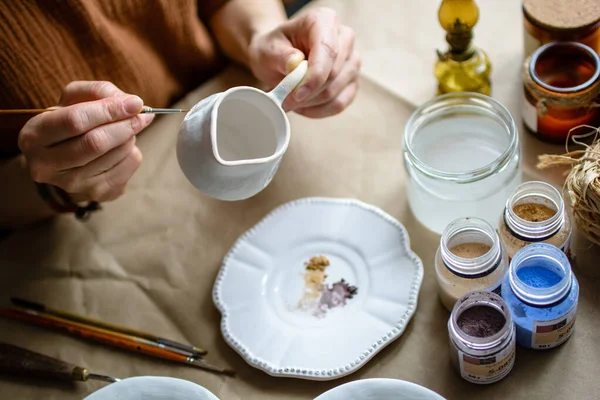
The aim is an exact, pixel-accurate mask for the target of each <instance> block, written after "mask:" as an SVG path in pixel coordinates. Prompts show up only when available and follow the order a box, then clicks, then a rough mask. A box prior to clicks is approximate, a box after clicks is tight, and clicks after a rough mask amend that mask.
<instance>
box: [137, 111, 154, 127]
mask: <svg viewBox="0 0 600 400" xmlns="http://www.w3.org/2000/svg"><path fill="white" fill-rule="evenodd" d="M140 117H142V121H144V124H146V125H148V124H149V123H150V122H152V121H153V120H154V114H151V113H148V114H140Z"/></svg>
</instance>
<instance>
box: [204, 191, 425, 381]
mask: <svg viewBox="0 0 600 400" xmlns="http://www.w3.org/2000/svg"><path fill="white" fill-rule="evenodd" d="M318 255H324V256H326V257H327V258H328V259H329V260H330V263H331V264H330V266H329V267H328V268H327V270H326V273H327V275H328V276H327V279H326V283H329V284H332V283H334V282H337V281H339V280H340V279H342V278H343V279H345V280H346V281H347V282H348V283H349V284H350V285H353V286H356V287H357V288H358V293H357V294H356V295H354V297H353V298H351V299H347V301H346V304H345V306H340V307H335V308H332V309H329V310H327V311H326V313H325V314H324V316H322V317H316V316H315V315H314V314H313V313H312V312H311V311H306V310H302V309H300V308H299V307H298V302H299V300H300V299H301V297H302V295H303V291H304V285H305V280H304V273H305V262H306V261H308V260H309V259H310V258H311V257H313V256H318ZM422 279H423V265H422V263H421V260H420V259H419V258H418V257H417V256H416V255H415V254H414V253H413V252H412V251H411V250H410V244H409V238H408V234H407V233H406V230H405V228H404V227H403V226H402V225H401V224H400V223H399V222H398V221H397V220H395V219H394V218H392V217H391V216H389V215H388V214H386V213H385V212H383V211H382V210H380V209H378V208H376V207H373V206H370V205H368V204H365V203H362V202H360V201H357V200H350V199H331V198H306V199H301V200H296V201H293V202H290V203H287V204H284V205H282V206H280V207H279V208H277V209H275V210H274V211H272V212H271V213H270V214H269V215H267V216H266V217H265V218H264V219H263V220H262V221H260V222H259V223H258V224H257V225H256V226H254V227H253V228H252V229H250V230H249V231H248V232H246V233H245V234H244V235H242V236H241V237H240V238H239V239H238V240H237V242H236V243H235V244H234V246H233V248H232V249H231V250H230V251H229V253H228V254H227V255H226V256H225V259H224V262H223V266H222V267H221V270H220V272H219V275H218V276H217V279H216V282H215V286H214V290H213V300H214V302H215V305H216V306H217V308H218V309H219V310H220V312H221V314H222V320H221V331H222V333H223V336H224V337H225V340H226V341H227V343H228V344H229V345H230V346H231V347H232V348H233V349H235V350H236V351H237V352H238V353H239V354H240V355H241V356H242V357H244V359H245V360H246V361H247V362H248V363H249V364H250V365H252V366H254V367H256V368H259V369H261V370H263V371H265V372H266V373H268V374H270V375H273V376H285V377H296V378H304V379H312V380H330V379H335V378H339V377H342V376H345V375H348V374H350V373H352V372H354V371H356V370H357V369H359V368H360V367H362V366H363V365H364V364H365V363H366V362H367V361H369V360H370V359H371V358H372V357H373V356H374V355H375V354H376V353H377V352H378V351H380V350H381V349H382V348H383V347H385V346H386V345H388V344H389V343H390V342H392V341H393V340H394V339H396V338H398V337H399V336H400V335H401V334H402V332H403V331H404V329H405V327H406V325H407V323H408V322H409V321H410V319H411V318H412V316H413V314H414V312H415V310H416V307H417V297H418V293H419V289H420V287H421V282H422Z"/></svg>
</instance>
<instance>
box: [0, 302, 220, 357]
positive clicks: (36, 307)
mask: <svg viewBox="0 0 600 400" xmlns="http://www.w3.org/2000/svg"><path fill="white" fill-rule="evenodd" d="M10 301H11V303H13V304H14V305H15V306H17V307H20V308H25V309H28V310H33V311H39V312H44V313H46V314H49V315H54V316H56V317H59V318H63V319H66V320H70V321H73V322H78V323H82V324H85V325H91V326H96V327H98V328H102V329H106V330H108V331H113V332H120V333H124V334H127V335H132V336H137V337H140V338H144V339H147V340H150V341H153V342H156V343H158V344H160V345H163V346H164V347H171V348H176V349H181V350H184V351H187V352H190V353H192V354H193V355H194V356H203V355H206V354H207V353H208V352H207V351H206V350H204V349H201V348H199V347H196V346H190V345H186V344H183V343H179V342H176V341H174V340H170V339H165V338H162V337H159V336H156V335H153V334H151V333H148V332H142V331H138V330H137V329H131V328H127V327H124V326H120V325H115V324H110V323H108V322H104V321H99V320H97V319H92V318H88V317H84V316H81V315H76V314H72V313H70V312H67V311H63V310H57V309H55V308H50V307H48V306H46V305H44V304H40V303H35V302H33V301H29V300H24V299H20V298H17V297H12V298H11V299H10Z"/></svg>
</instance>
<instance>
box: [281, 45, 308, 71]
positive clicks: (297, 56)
mask: <svg viewBox="0 0 600 400" xmlns="http://www.w3.org/2000/svg"><path fill="white" fill-rule="evenodd" d="M294 50H295V51H294V53H293V54H292V55H290V56H289V57H288V58H287V61H286V63H285V74H286V75H287V74H289V73H290V72H292V71H293V70H295V69H296V67H298V65H300V63H301V62H302V61H304V59H305V58H306V57H305V56H304V53H303V52H301V51H300V50H297V49H294Z"/></svg>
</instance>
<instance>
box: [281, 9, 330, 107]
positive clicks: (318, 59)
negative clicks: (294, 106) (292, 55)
mask: <svg viewBox="0 0 600 400" xmlns="http://www.w3.org/2000/svg"><path fill="white" fill-rule="evenodd" d="M298 20H299V21H298V24H299V26H297V27H294V28H292V29H294V31H293V32H290V34H291V36H292V37H295V36H298V35H301V36H302V37H301V38H298V41H299V42H301V43H302V44H303V46H304V47H305V48H307V49H309V52H308V72H307V74H306V77H305V78H304V81H303V83H301V84H300V86H299V87H298V88H297V89H296V90H295V91H294V94H293V96H294V100H295V101H296V102H298V103H301V102H303V101H305V100H307V99H308V98H309V97H310V96H311V94H313V93H314V92H316V91H317V90H318V89H319V88H320V87H321V86H323V85H324V84H325V82H326V81H327V78H328V77H329V74H330V73H331V70H332V69H333V66H334V64H335V61H336V59H337V57H338V52H339V37H338V36H339V24H338V19H337V15H336V13H335V12H334V11H333V10H330V9H327V8H321V9H316V10H311V12H309V13H307V14H306V15H305V16H304V17H303V18H299V19H298ZM292 26H293V25H292Z"/></svg>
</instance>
